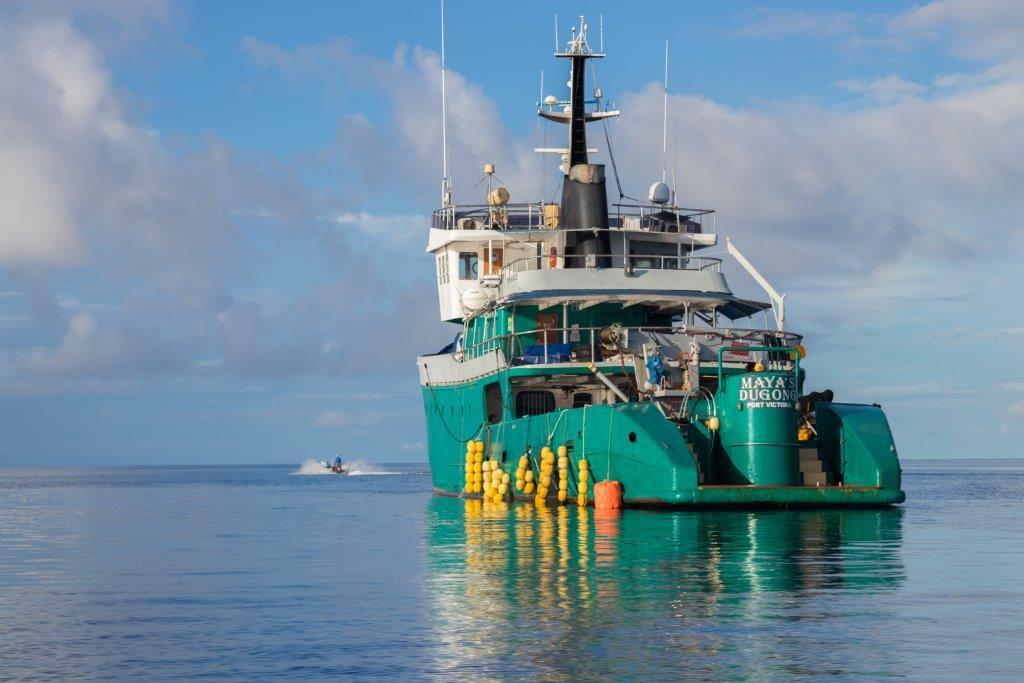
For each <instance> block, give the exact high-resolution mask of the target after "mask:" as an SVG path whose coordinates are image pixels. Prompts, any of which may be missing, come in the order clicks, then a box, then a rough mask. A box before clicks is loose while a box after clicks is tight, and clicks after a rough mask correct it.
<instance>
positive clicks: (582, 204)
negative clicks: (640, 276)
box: [538, 16, 619, 268]
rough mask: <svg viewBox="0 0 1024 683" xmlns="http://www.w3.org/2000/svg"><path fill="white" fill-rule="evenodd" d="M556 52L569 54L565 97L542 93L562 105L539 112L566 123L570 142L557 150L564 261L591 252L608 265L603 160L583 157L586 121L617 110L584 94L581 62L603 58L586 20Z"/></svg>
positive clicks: (569, 263)
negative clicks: (559, 154)
mask: <svg viewBox="0 0 1024 683" xmlns="http://www.w3.org/2000/svg"><path fill="white" fill-rule="evenodd" d="M555 56H556V57H561V58H564V59H568V60H569V62H570V67H569V100H568V101H567V102H558V101H557V100H555V98H546V99H545V102H546V103H548V104H561V105H567V106H565V107H564V109H563V110H562V111H555V110H553V109H549V110H544V109H541V110H540V111H539V112H538V114H540V116H541V117H543V118H545V119H547V120H549V121H555V122H557V123H564V124H567V125H568V127H569V146H568V147H567V148H566V149H565V150H562V151H563V152H564V153H565V159H566V163H565V165H564V167H563V169H562V170H563V172H564V173H565V178H564V179H563V182H562V211H561V218H562V220H561V222H562V225H561V227H562V229H564V230H567V231H569V232H568V234H567V235H566V240H565V252H566V253H565V255H566V256H569V257H577V258H569V259H567V260H566V262H565V265H566V267H569V268H574V267H579V268H582V267H584V266H585V265H586V261H590V259H589V258H585V259H580V258H579V257H581V256H582V257H589V256H593V257H594V259H595V261H594V263H595V265H596V266H598V267H608V265H610V259H609V254H610V252H611V245H610V240H609V237H608V194H607V191H606V189H605V176H604V165H603V164H591V163H590V160H589V158H588V156H587V123H589V122H591V121H597V120H599V119H604V118H607V117H610V116H617V115H618V113H619V112H617V111H607V110H605V111H601V109H600V95H599V93H595V96H594V98H593V99H592V100H591V99H588V98H587V89H586V65H587V61H588V60H590V59H598V58H601V57H604V54H602V53H597V52H594V51H593V50H591V49H590V45H589V44H588V43H587V22H586V20H585V19H584V18H583V17H582V16H581V17H580V25H579V30H578V31H577V29H576V27H573V31H572V40H571V41H569V45H568V49H566V50H565V51H564V52H556V53H555ZM588 103H594V104H596V105H597V107H598V108H597V109H596V110H595V111H590V112H588V111H587V104H588Z"/></svg>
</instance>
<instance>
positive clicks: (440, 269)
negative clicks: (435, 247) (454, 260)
mask: <svg viewBox="0 0 1024 683" xmlns="http://www.w3.org/2000/svg"><path fill="white" fill-rule="evenodd" d="M437 284H439V285H446V284H448V252H445V253H443V254H438V255H437Z"/></svg>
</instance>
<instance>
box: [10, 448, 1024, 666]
mask: <svg viewBox="0 0 1024 683" xmlns="http://www.w3.org/2000/svg"><path fill="white" fill-rule="evenodd" d="M306 469H307V470H308V469H309V468H308V467H307V468H306ZM300 471H302V470H301V468H300V467H299V466H298V465H287V466H262V467H137V468H110V469H96V468H90V469H6V470H4V469H0V679H2V680H39V679H49V680H67V679H72V678H85V679H112V678H118V679H130V680H146V681H152V680H163V679H189V680H194V679H204V678H224V679H237V680H262V679H275V680H280V679H291V678H295V679H298V678H310V679H336V678H341V677H354V678H360V679H384V680H428V679H445V680H449V679H450V680H460V679H469V678H474V679H487V680H550V681H560V680H566V681H569V680H595V681H596V680H607V681H624V680H646V681H657V680H684V679H690V680H714V681H745V680H763V681H774V680H783V679H785V680H796V679H807V680H826V679H832V680H842V681H846V680H865V681H881V680H920V681H936V680H942V681H961V680H977V681H996V680H1006V681H1020V680H1024V460H1001V461H993V460H987V461H986V460H973V461H967V460H960V461H949V460H946V461H910V462H905V463H904V489H905V490H906V492H907V495H908V501H907V503H906V504H905V505H903V506H901V507H900V508H897V509H887V510H846V511H835V510H833V511H770V512H744V511H712V512H708V511H703V512H695V511H689V512H687V511H682V512H649V511H639V510H627V511H624V512H623V513H622V514H619V515H612V516H603V515H601V514H598V515H596V516H595V512H594V511H593V510H590V509H587V510H579V509H577V508H576V507H566V508H554V509H537V508H535V507H534V506H533V505H528V504H516V505H513V506H511V507H510V508H509V507H504V506H491V505H487V506H486V507H485V506H483V505H481V504H480V503H479V502H469V501H463V500H460V499H457V498H441V497H435V496H433V495H432V494H431V487H430V480H429V475H428V472H427V469H426V466H398V465H393V466H387V465H385V466H378V468H377V469H376V470H374V469H373V468H371V467H369V466H366V467H363V468H362V470H361V471H362V472H363V474H360V475H356V476H335V475H326V476H304V475H302V474H297V472H300ZM373 471H376V472H388V473H387V474H384V473H371V472H373Z"/></svg>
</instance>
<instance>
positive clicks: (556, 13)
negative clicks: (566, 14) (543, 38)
mask: <svg viewBox="0 0 1024 683" xmlns="http://www.w3.org/2000/svg"><path fill="white" fill-rule="evenodd" d="M555 52H558V12H555Z"/></svg>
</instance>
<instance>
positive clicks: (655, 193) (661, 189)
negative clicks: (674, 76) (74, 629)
mask: <svg viewBox="0 0 1024 683" xmlns="http://www.w3.org/2000/svg"><path fill="white" fill-rule="evenodd" d="M667 166H668V41H667V40H666V41H665V85H664V88H663V101H662V112H661V182H657V183H654V184H653V185H651V189H650V191H649V192H648V193H647V198H648V199H649V200H650V201H651V202H653V203H654V204H668V202H669V201H670V200H671V201H673V202H674V201H675V198H674V197H673V196H672V190H671V189H669V186H668V184H667V183H666V182H665V175H666V173H665V170H666V167H667ZM672 182H673V184H675V177H674V174H673V180H672Z"/></svg>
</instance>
